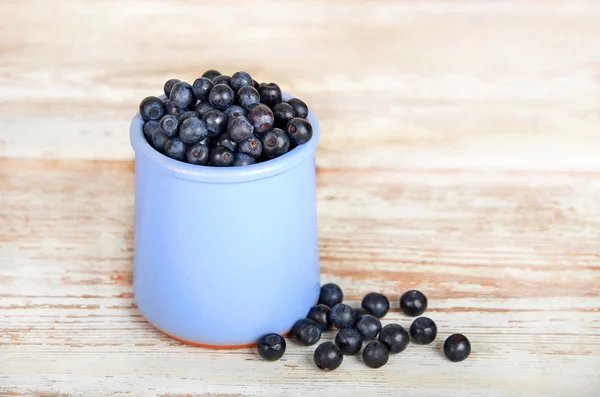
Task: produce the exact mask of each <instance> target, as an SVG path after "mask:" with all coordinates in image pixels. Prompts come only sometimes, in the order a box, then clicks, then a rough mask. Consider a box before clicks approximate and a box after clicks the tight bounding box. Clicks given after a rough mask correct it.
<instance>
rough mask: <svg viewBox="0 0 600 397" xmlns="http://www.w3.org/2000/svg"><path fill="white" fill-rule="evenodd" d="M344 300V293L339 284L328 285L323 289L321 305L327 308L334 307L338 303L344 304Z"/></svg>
mask: <svg viewBox="0 0 600 397" xmlns="http://www.w3.org/2000/svg"><path fill="white" fill-rule="evenodd" d="M343 300H344V293H343V292H342V289H341V288H340V287H339V286H338V285H337V284H334V283H327V284H325V285H323V286H322V287H321V294H320V295H319V303H322V304H324V305H325V306H329V307H334V306H335V305H337V304H338V303H342V301H343Z"/></svg>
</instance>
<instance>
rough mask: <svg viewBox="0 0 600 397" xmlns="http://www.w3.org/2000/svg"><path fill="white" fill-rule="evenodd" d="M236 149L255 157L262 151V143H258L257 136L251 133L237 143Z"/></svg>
mask: <svg viewBox="0 0 600 397" xmlns="http://www.w3.org/2000/svg"><path fill="white" fill-rule="evenodd" d="M238 151H239V152H240V153H245V154H248V155H250V156H252V157H254V158H255V159H257V158H258V157H260V154H261V153H262V143H260V141H259V140H258V138H257V137H255V136H254V135H252V136H251V137H250V138H248V139H246V140H245V141H241V142H240V143H239V145H238Z"/></svg>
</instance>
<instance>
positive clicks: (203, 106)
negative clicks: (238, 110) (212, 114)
mask: <svg viewBox="0 0 600 397" xmlns="http://www.w3.org/2000/svg"><path fill="white" fill-rule="evenodd" d="M213 109H214V108H213V107H212V106H211V105H210V103H209V102H208V101H202V102H199V103H198V104H197V105H196V113H198V116H200V117H204V115H205V114H206V113H207V112H208V111H211V110H213Z"/></svg>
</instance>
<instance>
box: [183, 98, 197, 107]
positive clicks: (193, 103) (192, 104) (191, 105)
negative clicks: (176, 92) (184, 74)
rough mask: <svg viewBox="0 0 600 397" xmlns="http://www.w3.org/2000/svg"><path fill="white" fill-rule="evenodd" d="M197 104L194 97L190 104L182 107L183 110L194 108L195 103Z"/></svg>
mask: <svg viewBox="0 0 600 397" xmlns="http://www.w3.org/2000/svg"><path fill="white" fill-rule="evenodd" d="M197 104H198V101H197V100H196V98H193V99H192V102H190V104H189V105H188V107H187V108H184V110H196V105H197Z"/></svg>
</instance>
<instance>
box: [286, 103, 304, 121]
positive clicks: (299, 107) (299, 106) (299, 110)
mask: <svg viewBox="0 0 600 397" xmlns="http://www.w3.org/2000/svg"><path fill="white" fill-rule="evenodd" d="M287 103H288V104H290V105H291V106H292V107H293V108H294V111H295V112H296V116H297V117H302V118H303V119H305V118H306V116H308V106H306V103H304V102H303V101H301V100H300V99H298V98H292V99H289V100H288V101H287Z"/></svg>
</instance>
